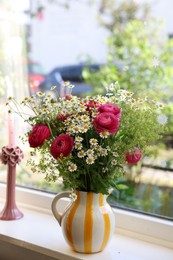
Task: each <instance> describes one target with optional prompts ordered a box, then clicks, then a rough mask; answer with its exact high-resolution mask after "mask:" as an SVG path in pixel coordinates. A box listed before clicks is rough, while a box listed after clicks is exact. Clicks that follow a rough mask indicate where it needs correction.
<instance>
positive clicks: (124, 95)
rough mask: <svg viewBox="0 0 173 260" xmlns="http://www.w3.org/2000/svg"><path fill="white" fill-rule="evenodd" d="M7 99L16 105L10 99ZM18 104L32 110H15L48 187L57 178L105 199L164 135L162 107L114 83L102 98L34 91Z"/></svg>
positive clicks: (34, 162)
mask: <svg viewBox="0 0 173 260" xmlns="http://www.w3.org/2000/svg"><path fill="white" fill-rule="evenodd" d="M65 87H66V88H70V87H71V85H70V84H69V86H68V85H67V86H65ZM54 91H55V90H54ZM9 100H11V101H13V102H14V103H15V105H16V100H15V99H14V98H11V97H10V98H9ZM7 103H8V104H9V105H10V104H11V103H10V102H7ZM22 105H23V106H26V107H27V109H30V111H31V113H30V114H29V115H28V112H27V114H25V113H24V112H23V111H24V110H23V108H22V109H20V108H18V110H17V113H18V114H19V115H20V116H22V117H23V119H24V121H26V122H27V123H29V124H30V125H31V129H29V131H28V132H27V133H26V137H27V141H28V142H29V145H30V147H31V148H32V151H31V159H30V160H29V165H30V166H31V169H32V171H33V172H42V173H44V174H45V178H46V180H47V181H49V182H50V181H56V180H57V179H58V178H61V179H62V180H63V183H64V185H65V186H66V187H68V188H72V189H74V190H80V191H92V192H96V193H103V194H108V193H109V191H110V189H112V188H115V187H116V185H117V180H118V178H119V177H120V176H122V175H123V174H124V173H125V166H126V165H128V164H135V163H137V162H138V161H140V160H141V158H142V157H143V156H144V155H145V154H146V153H147V148H148V147H149V146H150V145H151V144H153V143H154V142H155V141H156V140H157V139H159V138H160V137H161V134H162V133H163V132H164V130H165V123H166V119H165V116H164V114H163V112H161V111H163V110H162V109H163V105H162V104H161V103H158V102H156V101H154V100H149V99H148V98H147V97H144V98H139V97H135V95H134V94H133V93H132V92H128V91H126V90H123V89H120V88H119V86H118V85H117V84H116V83H115V84H111V85H110V86H108V87H107V94H106V95H105V96H101V95H98V96H93V97H91V96H87V97H83V98H81V97H77V96H72V95H71V94H67V95H65V96H64V97H59V95H58V94H56V97H55V96H54V97H52V96H51V94H47V95H46V94H44V93H42V92H39V93H37V94H36V95H35V96H31V97H26V98H25V99H24V100H23V101H22ZM10 106H11V105H10ZM20 107H21V105H20ZM9 112H10V111H9ZM36 154H39V157H36Z"/></svg>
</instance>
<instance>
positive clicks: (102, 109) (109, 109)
mask: <svg viewBox="0 0 173 260" xmlns="http://www.w3.org/2000/svg"><path fill="white" fill-rule="evenodd" d="M98 111H99V112H100V113H103V112H110V113H113V114H114V115H115V116H116V117H117V118H119V119H120V117H121V110H120V108H119V107H117V106H115V105H113V104H103V105H101V106H100V107H99V108H98Z"/></svg>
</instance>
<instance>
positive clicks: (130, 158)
mask: <svg viewBox="0 0 173 260" xmlns="http://www.w3.org/2000/svg"><path fill="white" fill-rule="evenodd" d="M141 158H142V153H141V150H140V149H139V148H137V147H135V148H134V152H127V153H126V161H127V162H128V164H134V163H137V162H139V161H140V159H141Z"/></svg>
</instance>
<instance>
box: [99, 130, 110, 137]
mask: <svg viewBox="0 0 173 260" xmlns="http://www.w3.org/2000/svg"><path fill="white" fill-rule="evenodd" d="M108 136H109V132H108V131H103V132H101V133H100V137H101V138H108Z"/></svg>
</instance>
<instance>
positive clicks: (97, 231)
mask: <svg viewBox="0 0 173 260" xmlns="http://www.w3.org/2000/svg"><path fill="white" fill-rule="evenodd" d="M70 194H71V192H61V193H59V194H57V195H56V196H55V198H54V199H53V201H52V212H53V214H54V216H55V218H56V219H57V221H58V223H59V224H60V226H61V227H62V232H63V235H64V238H65V240H66V241H67V243H68V244H69V245H70V247H71V248H72V249H73V250H74V251H76V252H80V253H96V252H100V251H102V250H103V249H104V248H105V247H106V245H107V243H108V242H109V240H110V238H111V236H112V234H113V232H114V228H115V216H114V214H113V212H112V209H111V207H110V205H109V204H108V203H107V201H106V198H107V195H103V194H101V193H93V192H83V191H76V195H77V199H76V200H75V201H73V202H71V203H70V204H69V205H68V206H67V207H66V208H65V210H64V212H63V213H60V212H59V210H58V207H57V203H58V201H59V199H61V198H64V197H69V196H70Z"/></svg>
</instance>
